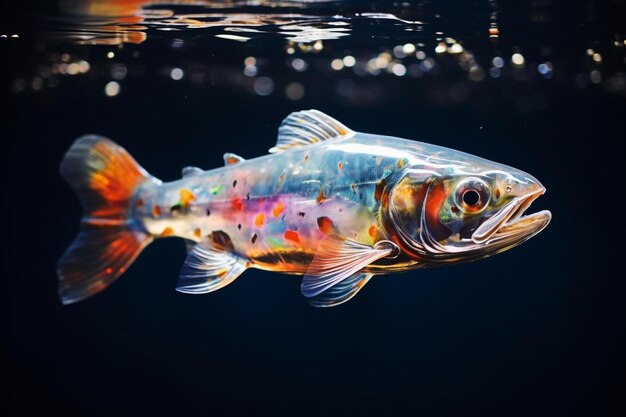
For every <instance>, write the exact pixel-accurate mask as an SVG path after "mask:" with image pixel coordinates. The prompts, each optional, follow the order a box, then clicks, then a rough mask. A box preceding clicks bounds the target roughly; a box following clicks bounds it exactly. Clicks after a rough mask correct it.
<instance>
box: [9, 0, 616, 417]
mask: <svg viewBox="0 0 626 417" xmlns="http://www.w3.org/2000/svg"><path fill="white" fill-rule="evenodd" d="M101 3H102V2H101V1H100V2H98V1H92V2H89V3H88V4H90V5H92V6H93V7H94V8H91V9H89V8H82V9H79V8H77V6H76V4H75V3H74V2H60V3H59V5H57V4H55V3H50V4H49V5H48V6H46V7H44V8H41V7H40V8H37V6H36V5H35V4H34V3H28V2H27V3H23V4H19V5H9V4H5V5H3V7H4V8H5V12H4V13H2V18H3V20H2V22H3V23H2V26H1V27H0V34H6V35H7V37H6V38H0V48H1V52H2V56H3V64H4V65H3V66H4V67H6V69H7V70H8V75H7V76H6V77H3V81H5V82H3V96H4V99H5V101H6V102H7V103H8V106H7V108H6V109H5V110H3V118H2V120H3V122H2V132H3V133H2V149H3V151H2V155H3V158H2V159H3V163H2V170H3V171H2V172H3V183H2V187H1V189H2V214H3V217H2V218H3V219H4V229H5V231H6V233H5V236H6V237H5V239H4V245H3V249H2V277H3V279H2V282H3V286H4V287H5V290H4V291H3V294H6V296H7V297H6V299H7V300H6V302H5V303H4V304H3V305H4V306H5V308H4V311H5V314H4V315H3V317H5V318H6V320H4V321H3V323H4V326H5V327H4V329H3V331H2V332H0V334H2V337H1V340H2V342H1V347H2V370H1V371H0V375H2V378H3V380H4V382H5V385H6V386H7V387H8V389H6V390H5V392H4V394H6V395H4V396H3V397H4V399H3V400H2V407H3V409H4V410H5V412H6V413H7V414H8V415H48V416H50V415H63V416H67V415H137V414H146V415H172V414H174V413H176V414H181V415H259V414H261V415H340V414H341V415H353V414H354V415H370V414H373V415H390V414H391V415H490V414H497V415H507V416H516V415H546V416H555V415H585V416H589V415H598V416H610V415H622V414H623V413H624V411H626V386H625V383H624V375H625V371H626V366H625V365H626V363H625V362H626V361H625V355H624V352H626V344H625V341H624V333H625V317H626V316H625V315H624V297H625V291H624V289H625V288H624V276H625V274H624V266H623V265H624V263H623V261H622V257H623V252H624V251H623V248H624V244H623V236H624V235H625V234H624V232H625V230H624V221H623V216H624V213H623V212H624V210H623V194H624V193H623V190H622V187H623V179H624V175H623V166H624V162H626V161H624V155H625V152H624V115H625V114H626V112H625V110H626V107H625V104H626V76H625V75H624V71H625V69H626V62H625V61H624V59H625V57H626V44H624V35H625V34H626V25H625V24H624V22H625V21H626V8H625V6H624V3H623V2H621V1H613V2H607V3H604V2H597V1H587V2H579V3H576V4H571V3H569V2H568V3H567V4H566V5H563V4H559V3H556V2H552V1H549V0H548V1H543V2H533V3H529V4H527V5H516V6H511V5H508V4H507V5H503V4H501V2H497V1H470V2H451V3H446V4H445V5H440V4H439V2H430V1H419V2H411V1H410V2H406V3H397V4H395V5H392V4H386V3H376V2H374V3H372V2H366V3H360V2H317V3H312V4H309V5H306V7H304V8H303V7H300V6H299V5H298V4H296V3H294V2H284V3H281V4H279V3H270V2H259V4H257V5H250V4H246V3H245V2H235V3H228V2H222V3H221V4H218V5H217V6H216V5H215V4H213V5H212V6H214V7H210V6H211V4H208V3H206V4H204V5H196V6H193V5H178V6H171V7H170V6H162V5H161V6H157V5H147V4H145V5H144V6H141V4H139V5H138V6H136V7H135V8H131V10H130V11H128V10H126V9H124V10H121V11H117V12H116V13H117V14H116V16H115V17H111V16H108V17H107V16H104V17H103V16H94V15H97V14H98V13H100V14H102V13H103V12H102V10H105V9H97V8H95V7H96V6H98V5H99V4H101ZM108 6H110V4H109V5H108ZM272 6H274V7H272ZM106 10H111V9H106ZM137 10H139V12H137ZM96 12H98V13H96ZM90 13H91V15H90ZM384 13H388V14H392V15H393V16H390V15H384ZM244 14H245V16H243V15H244ZM186 15H193V16H192V17H190V16H186ZM120 16H122V17H120ZM124 16H125V17H124ZM129 16H130V17H129ZM307 16H308V17H307ZM181 19H183V20H181ZM184 19H187V20H184ZM189 19H191V20H189ZM197 22H200V23H197ZM208 23H210V24H208ZM285 26H286V28H285ZM292 26H295V27H292ZM163 29H167V30H163ZM250 29H253V30H256V31H257V32H252V31H250ZM338 29H342V30H338ZM13 34H15V35H17V36H18V37H11V35H13ZM338 34H339V35H342V34H343V35H345V36H338ZM217 35H220V36H221V37H220V36H217ZM223 35H228V36H226V37H225V38H224V37H223ZM231 35H235V36H241V37H245V38H249V39H246V40H245V41H244V40H242V39H239V38H233V37H232V36H231ZM407 45H409V46H407ZM454 45H458V46H454ZM398 46H399V48H398ZM459 48H461V49H459ZM420 52H422V53H423V55H422V54H420ZM515 54H518V55H519V56H518V55H515ZM347 56H349V57H352V58H353V59H352V58H346V57H347ZM520 57H521V58H520ZM496 58H499V59H496ZM377 59H378V60H379V61H377ZM333 61H334V62H333ZM377 63H380V65H378V64H377ZM351 64H354V65H351ZM333 68H335V69H333ZM107 92H108V93H107ZM112 93H115V94H112ZM107 94H108V95H107ZM308 108H316V109H319V110H322V111H324V112H326V113H328V114H330V115H332V116H334V117H336V118H337V119H338V120H340V121H342V122H343V123H344V124H346V125H347V126H349V127H351V128H353V129H355V130H358V131H363V132H375V133H380V134H388V135H394V136H399V137H404V138H411V139H417V140H423V141H427V142H431V143H436V144H439V145H443V146H447V147H451V148H455V149H460V150H464V151H467V152H470V153H473V154H477V155H480V156H483V157H486V158H488V159H491V160H495V161H498V162H502V163H506V164H509V165H512V166H515V167H518V168H520V169H523V170H524V171H527V172H529V173H532V174H533V175H534V176H536V177H537V178H539V179H540V180H541V182H542V183H543V184H544V185H545V186H546V188H547V190H548V192H547V194H546V195H544V196H542V197H541V198H540V199H538V200H537V201H536V202H535V203H534V204H533V207H532V208H531V211H536V210H539V209H549V210H551V211H552V213H553V220H552V223H551V224H550V225H549V226H548V228H547V229H546V230H545V231H543V232H542V233H541V234H539V235H538V236H537V237H535V238H533V239H532V240H530V241H528V242H527V243H525V244H523V245H521V246H520V247H518V248H515V249H513V250H511V251H508V252H506V253H503V254H500V255H497V256H495V257H493V258H490V259H487V260H484V261H480V262H476V263H473V264H464V265H458V266H452V267H445V268H440V269H433V270H427V271H416V272H410V273H405V274H398V275H391V276H387V277H379V278H376V279H374V280H373V281H372V282H370V284H368V285H367V287H366V288H364V290H363V291H361V292H360V293H359V294H358V296H357V297H355V299H354V300H352V301H350V302H349V303H347V304H345V305H343V306H340V307H337V308H333V309H315V308H312V307H310V306H309V305H308V304H307V303H306V302H305V301H304V299H303V297H302V296H301V295H300V289H299V286H300V282H299V281H300V280H299V278H297V277H292V276H286V275H279V274H274V273H269V272H262V271H256V270H249V271H247V272H246V273H245V274H243V276H242V277H241V278H240V279H238V280H237V281H236V282H234V283H233V284H231V285H229V286H228V287H227V288H224V289H222V290H220V291H217V292H215V293H211V294H207V295H203V296H191V295H184V294H181V293H178V292H176V291H175V290H174V286H175V283H176V280H177V276H178V272H179V269H180V267H181V265H182V262H183V261H184V258H185V249H184V244H183V243H182V242H181V241H179V240H175V239H171V240H168V239H164V240H159V241H158V242H155V243H154V244H152V245H150V246H149V247H148V248H147V249H146V250H145V251H144V252H143V253H142V254H141V256H140V257H139V258H138V260H137V261H136V262H135V264H133V266H132V267H131V268H130V270H129V271H128V272H127V273H126V274H124V275H123V276H122V278H121V279H120V280H119V282H117V283H115V284H114V285H113V286H112V287H110V288H109V289H107V290H106V291H104V292H103V293H101V294H99V295H97V296H95V297H93V298H91V299H89V300H87V301H85V302H82V303H79V304H76V305H72V306H65V307H64V306H62V305H61V304H60V302H59V301H58V299H57V294H56V286H57V282H56V275H55V265H56V262H57V260H58V258H59V257H60V256H61V254H62V253H63V251H64V250H65V248H66V247H67V245H69V243H70V242H71V240H72V239H73V238H74V236H75V234H76V233H77V231H78V225H79V223H78V220H79V218H80V215H81V213H80V207H79V205H78V202H77V200H76V198H75V196H74V195H73V194H72V191H71V190H70V189H69V187H68V186H67V185H66V184H65V183H64V182H63V181H62V179H61V177H60V175H59V174H58V166H59V163H60V161H61V158H62V157H63V154H64V152H65V151H66V149H67V148H68V147H69V146H70V144H71V143H72V141H73V140H74V139H75V138H77V137H78V136H80V135H83V134H85V133H98V134H102V135H106V136H108V137H110V138H112V139H113V140H115V141H117V142H118V143H120V144H122V145H123V146H124V147H125V148H126V149H128V150H129V151H130V152H131V153H132V155H134V157H135V158H136V159H137V160H138V161H139V162H140V163H141V164H142V165H143V166H144V167H145V168H146V169H147V170H148V171H149V172H150V173H152V174H153V175H155V176H156V177H158V178H161V179H163V180H173V179H176V178H179V176H180V169H181V168H182V167H183V166H187V165H196V166H199V167H202V168H204V169H209V168H212V167H217V166H220V165H221V164H222V154H223V153H224V152H235V153H237V154H240V155H242V156H243V157H245V158H252V157H255V156H259V155H263V154H265V153H266V152H267V149H269V148H270V147H271V146H272V145H273V144H274V142H275V139H276V130H277V127H278V125H279V123H280V121H281V120H282V119H283V118H284V117H285V116H286V115H287V114H288V113H290V112H292V111H294V110H299V109H308Z"/></svg>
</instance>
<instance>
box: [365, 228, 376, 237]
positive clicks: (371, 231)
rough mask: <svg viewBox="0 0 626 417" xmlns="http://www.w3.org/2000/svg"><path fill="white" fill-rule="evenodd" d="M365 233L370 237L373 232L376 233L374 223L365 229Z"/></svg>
mask: <svg viewBox="0 0 626 417" xmlns="http://www.w3.org/2000/svg"><path fill="white" fill-rule="evenodd" d="M367 233H368V234H369V235H370V236H371V237H374V233H376V226H375V225H371V226H370V228H369V229H368V230H367Z"/></svg>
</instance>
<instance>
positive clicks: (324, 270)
mask: <svg viewBox="0 0 626 417" xmlns="http://www.w3.org/2000/svg"><path fill="white" fill-rule="evenodd" d="M397 250H398V248H397V247H396V246H395V245H394V244H393V243H392V242H389V241H381V242H378V243H377V244H376V245H374V246H368V245H363V244H361V243H357V242H354V241H351V240H346V239H344V238H342V237H341V236H338V235H336V234H329V235H327V236H326V237H325V238H324V239H323V240H322V242H321V243H320V245H319V247H318V249H317V252H316V253H315V257H314V258H313V261H312V262H311V264H310V265H309V268H308V269H307V272H306V274H305V275H304V279H303V280H302V286H301V290H302V294H303V295H304V296H305V297H307V298H313V297H315V296H317V295H320V294H322V293H323V292H325V291H327V290H328V289H330V288H331V287H333V286H336V285H339V284H340V283H342V281H344V280H347V279H348V278H350V277H353V276H354V275H355V274H357V273H358V272H359V271H360V270H362V269H363V268H365V267H366V266H367V265H369V264H371V263H372V262H374V261H376V260H378V259H381V258H384V257H386V256H389V255H392V254H393V253H395V252H396V251H397ZM338 292H339V293H341V291H338ZM354 294H356V292H354ZM354 294H352V295H351V296H350V297H352V296H353V295H354ZM350 297H348V298H346V299H345V300H343V301H347V300H348V299H349V298H350Z"/></svg>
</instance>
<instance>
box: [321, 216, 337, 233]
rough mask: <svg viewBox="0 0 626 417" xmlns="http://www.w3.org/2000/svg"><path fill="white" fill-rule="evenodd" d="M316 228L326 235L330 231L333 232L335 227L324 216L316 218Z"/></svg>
mask: <svg viewBox="0 0 626 417" xmlns="http://www.w3.org/2000/svg"><path fill="white" fill-rule="evenodd" d="M317 227H319V228H320V231H321V232H322V233H324V234H325V235H326V234H328V233H329V232H330V231H331V230H333V228H334V227H335V225H334V224H333V221H332V220H331V219H329V218H328V217H326V216H323V217H318V218H317Z"/></svg>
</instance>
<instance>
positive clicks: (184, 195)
mask: <svg viewBox="0 0 626 417" xmlns="http://www.w3.org/2000/svg"><path fill="white" fill-rule="evenodd" d="M179 195H180V205H181V206H183V207H187V206H188V205H189V203H191V202H192V201H193V200H194V199H195V198H196V197H195V196H194V195H193V194H192V193H191V191H189V190H187V189H186V188H183V189H181V190H180V191H179Z"/></svg>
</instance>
